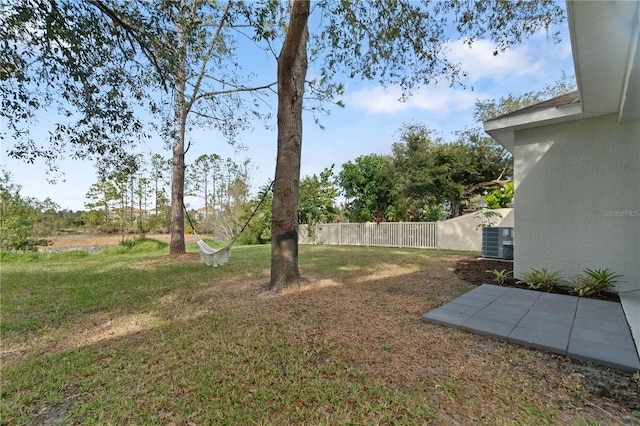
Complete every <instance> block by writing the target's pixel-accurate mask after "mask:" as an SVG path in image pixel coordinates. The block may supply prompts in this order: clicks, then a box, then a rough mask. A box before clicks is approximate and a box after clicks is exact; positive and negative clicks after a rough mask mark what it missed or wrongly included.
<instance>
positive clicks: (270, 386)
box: [0, 244, 637, 425]
mask: <svg viewBox="0 0 640 426" xmlns="http://www.w3.org/2000/svg"><path fill="white" fill-rule="evenodd" d="M189 250H191V251H192V252H195V250H196V249H195V248H194V247H189ZM167 252H168V250H167V249H166V248H162V247H160V246H159V245H157V246H156V245H154V244H148V245H147V246H146V247H142V248H141V247H133V248H131V247H130V248H115V249H109V250H106V251H103V252H101V253H97V254H93V255H88V254H85V253H82V252H70V253H63V254H50V255H24V256H7V255H5V256H4V257H3V260H2V271H1V274H2V275H1V279H2V292H1V303H2V329H1V337H2V344H1V348H0V349H1V350H2V358H1V361H2V379H1V385H2V390H1V392H2V401H1V402H2V403H1V408H0V410H1V411H0V424H12V425H13V424H16V425H21V424H187V425H194V424H195V425H206V424H233V425H236V424H274V425H283V424H424V423H428V422H435V423H475V422H480V423H492V424H495V423H509V421H513V422H514V423H516V424H543V423H547V422H552V421H561V422H562V421H563V419H567V418H570V419H574V418H575V419H577V420H576V424H589V423H588V422H589V421H592V420H593V419H595V420H593V421H596V420H598V419H612V418H613V419H614V420H615V419H624V420H625V421H635V420H637V417H633V416H632V415H629V412H628V411H627V410H625V408H624V407H622V406H621V405H619V404H618V405H616V404H615V403H610V406H608V408H606V409H601V408H599V407H598V406H597V405H599V404H598V400H597V398H596V399H594V398H595V397H594V396H593V395H590V394H589V390H588V389H586V388H585V385H584V384H583V383H582V382H581V381H580V378H579V377H578V376H577V375H575V371H574V370H573V368H574V367H575V366H574V365H573V364H571V363H568V362H567V361H566V360H562V359H559V358H557V357H556V358H554V357H552V356H550V355H541V353H540V352H536V351H531V350H527V349H524V348H520V347H517V346H514V345H508V344H505V343H502V342H497V341H494V340H491V339H486V338H483V337H482V336H474V335H471V334H469V333H466V332H462V331H459V330H451V329H447V328H445V327H440V326H437V325H433V324H427V323H423V322H422V321H420V319H419V317H420V314H421V313H423V312H426V311H427V310H429V309H433V308H434V307H437V306H439V305H441V304H443V303H445V302H446V301H448V300H451V299H452V298H454V297H456V296H458V295H460V294H462V293H464V292H465V291H468V290H469V289H470V288H471V286H470V285H469V284H467V283H465V282H463V281H460V280H459V279H458V278H457V277H456V276H455V274H454V273H453V272H452V271H453V266H454V265H455V262H456V261H457V260H458V259H460V258H462V257H463V256H468V255H469V254H468V253H466V254H465V253H454V252H446V251H444V252H443V251H417V250H400V249H383V248H354V247H351V248H347V247H328V246H301V251H300V264H301V270H302V273H303V275H304V276H305V277H307V278H308V283H306V284H304V285H303V286H302V288H300V289H293V290H291V291H288V292H285V294H283V295H279V296H272V295H270V294H269V293H268V291H267V290H266V285H267V282H268V274H269V262H270V250H269V247H268V246H251V247H236V248H234V249H233V250H232V255H231V259H230V260H229V263H228V264H227V265H225V266H223V267H218V268H211V267H207V266H206V265H204V264H202V263H201V262H200V261H199V259H197V258H196V257H188V256H186V257H170V256H168V255H167ZM514 359H516V362H514ZM545 363H546V364H545ZM465 366H466V367H465ZM476 367H477V368H476ZM465 368H466V370H465ZM558 372H561V373H562V372H564V373H566V377H562V378H554V375H555V376H557V375H558ZM572 374H573V376H572ZM587 401H588V402H589V403H587ZM593 401H595V402H596V404H594V402H593ZM589 404H591V405H594V406H596V408H591V409H590V408H589V407H591V405H589ZM602 413H604V414H602ZM598 416H600V417H598Z"/></svg>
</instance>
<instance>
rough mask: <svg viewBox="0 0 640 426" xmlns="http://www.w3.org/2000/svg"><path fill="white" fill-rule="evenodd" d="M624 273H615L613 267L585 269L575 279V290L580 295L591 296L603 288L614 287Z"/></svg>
mask: <svg viewBox="0 0 640 426" xmlns="http://www.w3.org/2000/svg"><path fill="white" fill-rule="evenodd" d="M620 277H622V275H619V274H615V273H614V272H613V271H612V270H611V269H609V268H606V269H595V270H592V269H585V271H584V273H582V274H579V275H577V276H576V277H575V278H574V279H573V282H572V284H573V287H574V288H573V290H572V291H573V292H574V293H576V294H577V295H578V296H591V295H593V294H596V293H600V292H601V291H603V290H607V289H610V288H613V287H614V286H615V285H616V283H618V282H620V280H619V279H618V278H620Z"/></svg>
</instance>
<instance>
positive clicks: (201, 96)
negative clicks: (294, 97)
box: [191, 81, 278, 104]
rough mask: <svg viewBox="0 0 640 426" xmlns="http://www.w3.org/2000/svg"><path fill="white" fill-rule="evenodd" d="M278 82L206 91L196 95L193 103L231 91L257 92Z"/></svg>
mask: <svg viewBox="0 0 640 426" xmlns="http://www.w3.org/2000/svg"><path fill="white" fill-rule="evenodd" d="M277 84H278V82H276V81H274V82H273V83H269V84H265V85H264V86H256V87H237V88H234V89H228V90H218V91H215V92H205V93H201V94H199V95H196V96H194V98H193V102H192V103H191V104H193V103H195V102H196V101H199V100H200V99H205V98H213V97H215V96H218V95H228V94H230V93H240V92H255V91H257V90H264V89H270V88H271V87H273V86H276V85H277Z"/></svg>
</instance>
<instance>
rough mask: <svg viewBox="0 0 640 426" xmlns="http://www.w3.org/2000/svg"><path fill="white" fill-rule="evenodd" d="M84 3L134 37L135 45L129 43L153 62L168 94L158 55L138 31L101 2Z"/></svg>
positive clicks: (90, 0) (99, 0)
mask: <svg viewBox="0 0 640 426" xmlns="http://www.w3.org/2000/svg"><path fill="white" fill-rule="evenodd" d="M84 1H85V2H87V3H89V4H90V5H92V6H94V7H95V8H97V9H98V10H99V11H100V12H102V13H103V14H104V15H106V16H107V17H109V18H110V19H111V21H113V23H114V24H116V25H117V26H119V27H120V28H122V29H123V30H124V31H125V33H126V35H127V37H133V39H134V40H135V43H133V42H132V41H131V39H129V43H131V45H132V46H134V48H135V45H136V44H137V45H138V46H140V49H142V53H143V54H144V56H145V57H146V58H147V59H148V60H149V61H151V64H152V65H153V67H154V68H155V69H156V72H157V73H158V75H159V77H160V81H161V82H162V86H163V88H164V90H165V92H168V91H169V88H168V87H167V78H166V76H165V73H164V72H163V71H162V68H161V67H160V65H159V64H158V60H157V58H156V55H155V54H154V53H153V49H151V47H149V46H148V45H147V43H146V42H144V41H143V40H142V39H141V38H140V35H139V33H138V30H137V29H136V28H134V27H132V26H131V25H130V24H128V23H127V22H125V21H124V20H123V19H122V18H120V16H118V14H117V13H116V12H115V11H114V10H113V9H111V8H110V7H109V6H107V5H106V4H104V3H103V2H102V1H101V0H84Z"/></svg>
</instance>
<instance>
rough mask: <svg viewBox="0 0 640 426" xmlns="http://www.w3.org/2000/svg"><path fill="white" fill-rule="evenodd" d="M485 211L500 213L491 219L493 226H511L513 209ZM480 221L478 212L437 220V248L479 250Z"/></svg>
mask: <svg viewBox="0 0 640 426" xmlns="http://www.w3.org/2000/svg"><path fill="white" fill-rule="evenodd" d="M485 211H492V212H495V213H497V214H499V215H500V217H493V218H492V219H491V222H492V225H493V226H508V227H513V209H492V210H489V209H485ZM481 222H482V220H481V219H480V215H479V214H478V212H476V213H469V214H465V215H462V216H458V217H456V218H453V219H449V220H443V221H441V222H438V248H439V249H449V250H473V251H481V250H482V230H481V229H480V228H478V225H480V224H481ZM514 238H515V237H514ZM514 244H515V241H514Z"/></svg>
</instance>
